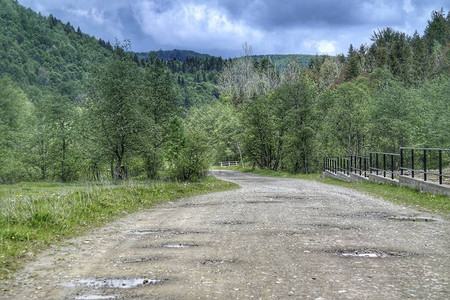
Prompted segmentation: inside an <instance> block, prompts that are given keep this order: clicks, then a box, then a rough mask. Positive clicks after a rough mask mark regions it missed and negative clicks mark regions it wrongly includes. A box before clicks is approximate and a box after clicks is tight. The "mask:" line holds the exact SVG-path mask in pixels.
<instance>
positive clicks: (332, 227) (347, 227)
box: [299, 223, 361, 230]
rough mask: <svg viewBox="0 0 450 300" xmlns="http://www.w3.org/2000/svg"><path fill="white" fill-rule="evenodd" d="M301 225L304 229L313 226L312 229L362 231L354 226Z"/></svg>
mask: <svg viewBox="0 0 450 300" xmlns="http://www.w3.org/2000/svg"><path fill="white" fill-rule="evenodd" d="M299 225H300V226H302V227H304V226H311V227H317V228H324V229H334V230H361V229H360V228H358V227H354V226H339V225H333V224H326V223H305V224H299Z"/></svg>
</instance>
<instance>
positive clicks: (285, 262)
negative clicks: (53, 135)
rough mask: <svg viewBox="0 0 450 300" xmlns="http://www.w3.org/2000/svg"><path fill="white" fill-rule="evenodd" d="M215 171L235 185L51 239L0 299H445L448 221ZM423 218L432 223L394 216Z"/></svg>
mask: <svg viewBox="0 0 450 300" xmlns="http://www.w3.org/2000/svg"><path fill="white" fill-rule="evenodd" d="M213 173H214V176H216V177H218V178H220V179H223V180H229V181H232V182H235V183H238V184H239V185H241V186H242V188H241V189H238V190H234V191H229V192H220V193H214V194H209V195H203V196H195V197H190V198H185V199H181V200H180V201H177V202H171V203H166V204H163V205H160V206H158V207H155V208H154V209H151V210H146V211H142V212H139V213H136V214H133V215H129V216H126V217H124V218H122V219H120V220H118V221H116V222H113V223H110V224H109V225H107V226H105V227H102V228H99V229H98V230H96V231H94V232H91V233H89V234H87V235H85V236H83V237H79V238H75V239H72V240H69V241H67V242H66V243H65V245H62V246H58V247H56V246H55V247H53V248H51V249H49V250H47V251H45V252H44V253H42V254H41V255H39V256H38V257H37V258H36V260H35V261H33V262H31V263H29V264H27V265H26V266H25V268H24V269H23V270H22V271H20V272H18V273H17V274H16V275H15V277H14V278H12V279H11V280H8V281H4V282H1V283H0V284H1V287H2V289H8V290H9V291H7V292H3V294H2V293H0V299H33V298H37V299H129V298H135V299H206V298H211V299H288V298H290V299H406V298H413V299H449V298H450V291H449V278H448V274H449V271H450V268H449V267H450V265H449V264H450V259H449V258H450V255H449V251H448V249H449V226H448V221H446V220H445V219H442V218H440V217H439V216H435V215H427V214H424V213H419V212H418V211H415V210H413V209H411V208H406V207H401V206H398V205H395V204H392V203H389V202H385V201H383V200H380V199H376V198H373V197H370V196H367V195H365V194H362V193H359V192H356V191H353V190H350V189H346V188H342V187H336V186H331V185H325V184H321V183H318V182H313V181H306V180H297V179H285V178H269V177H261V176H257V175H252V174H244V173H239V172H233V171H214V172H213ZM419 216H420V217H425V218H429V219H433V220H436V221H435V222H409V221H398V220H396V219H395V218H401V219H408V218H410V219H414V217H419ZM143 233H145V234H143ZM84 241H89V243H84ZM163 245H191V246H190V247H187V246H186V247H181V246H180V247H163ZM194 245H195V246H194ZM143 258H148V259H143ZM150 258H151V259H150ZM127 262H128V263H127ZM129 262H133V263H129ZM136 278H137V279H139V281H138V283H139V284H136V286H130V288H117V287H112V286H111V285H109V284H101V283H102V282H103V283H105V282H106V283H110V282H126V283H128V282H131V281H130V280H134V279H136ZM141 281H142V284H141ZM85 282H99V284H92V283H91V284H84V283H85ZM148 283H157V284H148ZM127 287H128V286H127Z"/></svg>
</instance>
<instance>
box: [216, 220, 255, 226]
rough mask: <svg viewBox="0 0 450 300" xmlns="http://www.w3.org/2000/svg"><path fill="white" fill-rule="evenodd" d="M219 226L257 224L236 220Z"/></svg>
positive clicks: (221, 223)
mask: <svg viewBox="0 0 450 300" xmlns="http://www.w3.org/2000/svg"><path fill="white" fill-rule="evenodd" d="M217 224H220V225H251V224H255V222H251V221H242V220H235V221H224V222H218V223H217Z"/></svg>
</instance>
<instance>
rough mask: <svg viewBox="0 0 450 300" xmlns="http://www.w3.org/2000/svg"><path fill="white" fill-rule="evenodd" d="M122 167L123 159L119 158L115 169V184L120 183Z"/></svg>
mask: <svg viewBox="0 0 450 300" xmlns="http://www.w3.org/2000/svg"><path fill="white" fill-rule="evenodd" d="M121 167H122V157H120V156H119V157H117V164H116V168H115V169H114V184H118V183H119V176H120V169H121Z"/></svg>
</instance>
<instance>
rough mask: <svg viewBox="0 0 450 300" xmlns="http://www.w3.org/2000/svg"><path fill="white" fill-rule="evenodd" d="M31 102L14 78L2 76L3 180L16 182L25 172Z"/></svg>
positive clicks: (0, 163) (0, 161)
mask: <svg viewBox="0 0 450 300" xmlns="http://www.w3.org/2000/svg"><path fill="white" fill-rule="evenodd" d="M29 108H30V105H29V102H28V99H27V97H26V95H25V94H24V92H23V91H22V90H21V89H20V88H18V87H16V86H15V85H14V83H13V82H12V81H11V79H9V78H6V77H3V78H0V133H1V134H0V152H1V153H2V154H1V155H0V166H1V168H0V182H14V181H16V180H19V179H23V178H24V177H25V176H26V175H27V174H26V168H25V165H24V164H23V162H22V159H23V155H24V153H23V151H22V149H23V144H24V139H25V137H26V129H27V126H26V122H27V121H28V120H27V119H28V118H29V115H30V109H29Z"/></svg>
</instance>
